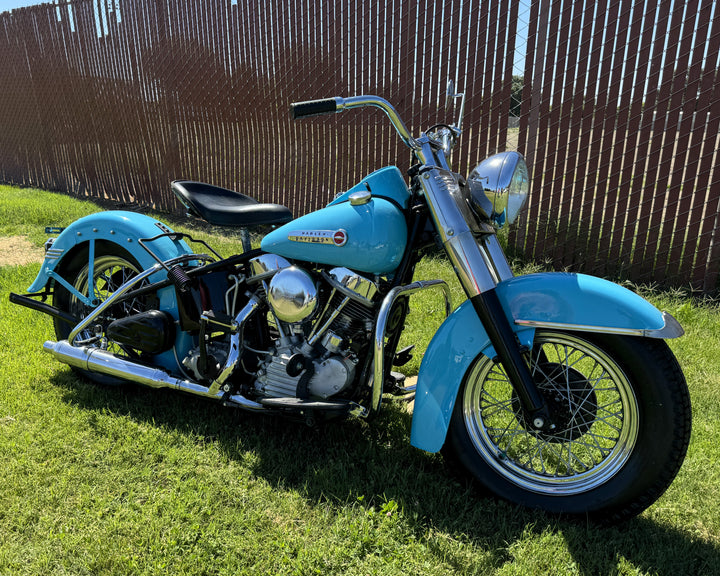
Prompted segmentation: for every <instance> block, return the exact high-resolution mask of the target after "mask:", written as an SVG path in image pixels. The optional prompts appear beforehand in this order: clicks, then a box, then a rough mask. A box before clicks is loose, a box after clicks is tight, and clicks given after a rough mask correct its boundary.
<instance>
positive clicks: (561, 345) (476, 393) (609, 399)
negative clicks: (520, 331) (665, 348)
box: [462, 332, 639, 496]
mask: <svg viewBox="0 0 720 576" xmlns="http://www.w3.org/2000/svg"><path fill="white" fill-rule="evenodd" d="M530 366H531V372H532V373H533V376H534V377H535V381H536V383H537V385H538V389H539V391H540V393H541V394H542V395H543V397H544V398H545V400H546V402H547V404H548V406H549V408H550V410H551V413H552V414H553V421H554V422H556V423H557V424H556V429H555V430H551V431H548V432H537V431H535V430H533V428H532V426H529V425H527V423H526V422H525V420H524V417H523V415H522V411H521V410H520V409H519V401H518V400H517V396H516V395H515V393H514V391H513V389H512V386H511V385H510V382H509V381H508V378H507V376H506V374H505V371H504V370H503V368H502V366H501V365H500V364H498V363H495V362H493V361H492V360H490V359H489V358H486V357H483V359H482V360H480V361H479V362H477V363H476V364H475V365H474V366H473V368H472V369H471V371H470V373H469V374H468V379H467V383H466V386H465V392H464V394H463V399H462V402H463V404H462V409H463V419H464V422H465V427H466V429H467V431H468V434H469V436H470V441H471V442H472V445H473V447H474V448H475V450H477V452H478V453H479V454H480V455H481V456H482V457H483V459H484V460H485V461H486V462H487V463H488V464H489V465H490V466H491V467H492V468H493V469H494V470H495V471H496V472H498V473H499V474H500V475H502V476H503V477H504V478H505V479H507V480H509V481H510V482H512V483H514V484H516V485H518V486H520V487H522V488H524V489H526V490H530V491H532V492H536V493H541V494H547V495H558V496H568V495H573V494H579V493H583V492H587V491H589V490H592V489H594V488H596V487H598V486H600V485H601V484H604V483H605V482H607V481H608V480H609V479H610V478H612V477H613V476H614V475H615V474H617V472H618V471H619V470H620V469H621V468H622V467H623V466H624V465H625V463H626V462H627V461H628V459H629V457H630V455H631V453H632V451H633V448H634V446H635V443H636V441H637V436H638V430H639V410H638V402H637V398H636V397H635V393H634V392H633V389H632V386H631V385H630V382H629V380H628V378H627V376H626V375H625V373H624V372H623V370H622V369H621V368H620V366H619V365H618V364H617V363H616V362H615V361H614V360H613V359H612V358H610V357H609V356H608V355H607V354H606V353H605V352H603V351H602V350H601V349H600V348H598V347H597V346H595V345H594V344H592V343H590V342H588V341H586V340H583V339H582V338H579V337H575V336H571V335H568V334H564V333H554V332H538V333H537V334H536V336H535V342H534V344H533V350H532V355H531V362H530Z"/></svg>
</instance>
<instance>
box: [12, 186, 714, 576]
mask: <svg viewBox="0 0 720 576" xmlns="http://www.w3.org/2000/svg"><path fill="white" fill-rule="evenodd" d="M97 209H98V208H97V207H95V206H94V205H93V204H91V203H87V202H84V203H81V202H77V201H75V200H72V199H69V198H67V197H65V196H62V195H55V194H49V193H46V192H40V191H35V190H18V189H13V188H8V187H0V235H26V236H28V237H29V238H30V239H31V241H32V242H33V243H35V244H37V245H41V244H42V242H43V240H44V239H45V237H44V234H43V228H44V226H45V225H67V224H69V223H70V222H71V221H72V220H74V219H75V218H77V217H78V216H80V215H82V214H85V213H89V212H92V211H96V210H97ZM173 226H174V227H176V228H181V226H177V225H176V223H173ZM192 233H193V234H195V230H194V229H193V231H192ZM198 234H200V232H198ZM202 234H205V232H202ZM235 243H236V240H235V239H234V238H233V237H232V235H229V236H228V237H227V238H225V239H223V240H221V241H219V244H220V245H221V247H222V249H223V250H224V251H225V252H227V251H231V250H232V248H233V246H234V244H235ZM228 253H229V252H228ZM38 270H39V265H38V264H29V265H27V266H15V267H10V266H4V267H0V455H2V473H1V474H0V480H1V481H0V574H1V575H13V576H15V575H23V574H35V575H45V574H71V575H84V574H93V575H94V574H128V575H131V574H132V575H136V574H163V575H164V574H173V575H176V574H433V575H441V574H492V575H510V574H518V575H519V574H522V575H525V574H553V575H556V574H578V575H590V574H600V575H606V574H607V575H611V574H660V575H681V574H693V575H695V574H720V536H719V534H720V509H719V508H720V506H719V503H720V493H719V491H720V490H719V489H718V486H720V477H719V476H720V475H719V468H718V461H719V460H720V459H719V458H718V456H719V455H720V454H719V453H720V449H718V442H717V439H718V437H720V419H719V418H718V415H717V411H718V406H720V392H718V391H719V390H720V342H719V341H718V340H719V338H720V336H719V334H720V310H719V309H718V307H717V305H715V304H713V303H709V302H706V303H699V302H695V301H692V300H690V299H687V298H684V297H682V296H679V295H676V294H669V293H649V294H648V296H649V298H650V299H651V300H652V301H653V302H654V303H655V304H656V305H658V306H659V307H661V308H664V309H667V310H668V311H670V312H671V313H673V314H674V315H676V317H677V318H678V319H679V320H680V321H681V322H682V323H683V325H684V326H685V329H686V331H687V335H686V336H685V337H684V338H681V339H678V340H675V341H672V342H671V343H670V344H671V346H672V347H673V349H674V351H675V353H676V354H677V356H678V358H679V360H680V362H681V364H682V365H683V367H684V370H685V373H686V375H687V378H688V382H689V384H690V390H691V394H692V399H693V403H694V416H695V419H694V430H693V438H692V442H691V445H690V450H689V453H688V457H687V459H686V462H685V465H684V466H683V468H682V470H681V472H680V475H679V476H678V478H677V479H676V481H675V482H674V483H673V485H672V486H671V487H670V489H669V490H668V492H667V494H666V495H665V496H664V497H663V498H661V499H660V500H659V501H658V502H657V503H656V504H655V505H653V506H652V507H651V508H650V509H649V510H647V511H646V512H645V513H644V514H643V515H642V516H641V517H639V518H637V519H635V520H633V521H631V522H629V523H628V524H626V525H624V526H621V527H616V528H607V529H601V528H597V527H593V526H587V525H584V524H578V523H573V522H566V521H564V520H562V519H557V518H553V517H548V516H546V515H544V514H542V513H540V512H533V511H528V510H525V509H522V508H519V507H516V506H513V505H511V504H508V503H505V502H501V501H497V500H495V499H491V498H485V497H483V496H482V495H481V494H478V493H476V492H473V491H472V490H471V489H469V488H467V487H466V486H465V485H461V484H459V483H458V482H457V481H456V480H455V479H454V478H453V476H452V475H450V474H449V473H448V472H447V470H446V468H445V466H444V464H443V461H442V458H441V457H440V456H437V455H432V454H426V453H423V452H420V451H418V450H416V449H414V448H412V447H411V446H410V445H409V426H410V416H409V415H408V413H407V412H406V411H405V409H404V407H402V406H395V405H391V404H388V406H387V409H386V410H385V411H384V412H383V413H382V414H381V415H380V417H379V418H378V419H377V420H376V421H373V422H364V421H348V422H345V423H342V424H336V425H329V426H325V427H323V428H321V429H319V430H311V429H307V428H305V427H303V426H300V425H296V424H291V423H288V422H284V421H281V420H273V419H270V418H264V417H261V416H257V415H252V414H246V413H242V412H239V411H234V410H232V409H227V408H222V407H220V406H219V405H216V404H214V403H211V402H209V401H204V400H201V399H197V398H195V397H190V396H184V395H177V394H173V393H172V392H169V391H163V390H150V389H145V388H141V387H137V386H125V387H120V388H102V387H98V386H94V385H92V384H90V383H89V382H87V381H85V380H82V379H79V378H77V377H76V376H74V375H73V374H72V373H71V371H70V370H69V368H67V367H66V366H64V365H62V364H59V363H57V362H55V361H54V360H52V359H50V357H49V356H48V355H46V354H44V353H43V352H42V351H41V348H42V342H43V341H44V340H45V339H48V338H52V337H53V334H52V327H51V322H50V320H49V319H48V318H47V317H45V316H43V315H41V314H39V313H35V312H32V311H30V310H27V309H24V308H21V307H17V306H12V305H10V304H9V302H8V299H7V294H8V292H10V291H15V292H22V291H24V290H25V288H26V287H27V286H28V285H29V284H30V283H31V282H32V280H33V279H34V277H35V274H36V273H37V271H38ZM418 275H422V276H423V277H426V278H435V277H444V278H447V279H448V280H453V278H452V272H451V270H450V268H449V266H447V264H446V263H445V262H444V261H443V260H441V259H438V258H435V259H430V260H428V261H426V262H423V263H422V264H421V266H420V267H419V269H418ZM452 286H453V296H454V301H455V302H454V303H455V305H457V304H459V303H460V301H461V299H462V295H461V291H460V289H459V287H458V286H457V284H456V283H454V280H453V284H452ZM412 310H413V314H412V316H411V319H410V326H409V331H408V335H407V337H406V339H409V341H418V342H419V343H420V345H419V347H418V353H417V355H416V359H415V360H414V361H413V363H412V364H410V365H408V367H407V370H408V371H409V372H410V373H413V372H416V371H417V366H418V364H419V361H420V359H421V357H422V350H423V346H424V343H425V342H426V341H427V339H428V338H429V335H430V334H431V333H432V331H433V328H432V324H433V322H437V323H439V322H441V321H442V305H441V300H440V298H439V297H437V295H434V294H432V293H429V294H427V295H425V296H423V299H420V298H419V297H416V298H415V299H414V301H413V303H412Z"/></svg>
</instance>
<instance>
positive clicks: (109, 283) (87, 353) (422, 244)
mask: <svg viewBox="0 0 720 576" xmlns="http://www.w3.org/2000/svg"><path fill="white" fill-rule="evenodd" d="M454 92H455V91H454V87H453V86H452V85H450V86H449V91H448V98H449V101H451V102H457V101H456V100H454V99H457V98H459V99H460V103H459V106H456V108H459V113H458V118H457V120H456V122H455V123H453V124H439V125H436V126H433V127H432V128H430V129H428V130H427V131H425V132H423V133H422V134H421V135H420V136H419V137H417V138H415V137H413V136H411V134H410V132H409V131H408V129H407V127H406V125H405V123H404V122H403V121H402V119H401V118H400V117H399V115H398V113H397V112H396V110H395V109H394V108H393V107H392V106H391V104H390V103H388V102H387V101H386V100H384V99H383V98H380V97H377V96H354V97H349V98H339V97H336V98H327V99H322V100H314V101H308V102H300V103H295V104H292V105H291V110H292V114H293V116H294V118H296V119H298V118H301V117H305V116H312V115H317V114H330V113H336V112H341V111H344V110H349V109H355V108H362V107H375V108H379V109H381V110H382V111H384V112H385V114H386V115H387V117H388V119H389V121H390V122H391V124H392V125H393V127H394V128H395V130H396V132H397V133H398V135H399V137H400V138H401V140H402V141H403V142H404V143H405V144H406V145H407V146H408V148H410V150H411V151H412V153H413V156H414V159H415V160H416V163H415V164H414V165H413V166H412V167H411V168H410V170H409V172H408V178H409V179H408V180H407V181H406V179H405V178H404V177H403V175H402V173H401V172H400V171H399V169H398V168H396V167H394V166H388V167H385V168H382V169H380V170H378V171H376V172H373V173H372V174H370V175H368V176H367V177H366V178H364V179H363V180H362V181H361V182H360V183H358V184H357V185H355V186H354V187H352V188H351V189H350V190H347V191H346V192H343V193H341V194H339V195H338V196H337V197H336V198H335V199H334V200H332V201H331V202H330V203H329V204H328V205H327V206H325V207H324V208H322V209H320V210H318V211H316V212H313V213H309V214H306V215H304V216H301V217H299V218H297V219H294V220H293V218H292V215H291V213H290V211H289V210H288V209H287V208H285V207H284V206H280V205H276V204H264V203H259V202H257V201H255V200H254V199H252V198H250V197H247V196H245V195H242V194H240V193H237V192H234V191H231V190H227V189H223V188H219V187H216V186H213V185H210V184H205V183H200V182H193V181H176V182H173V183H172V189H173V192H174V193H175V195H176V196H177V198H178V199H179V200H180V202H182V204H183V205H184V206H185V207H186V208H187V211H188V213H189V214H191V215H193V216H196V217H199V218H202V219H204V220H206V221H207V222H209V223H210V224H214V225H219V226H232V227H237V228H239V229H242V230H247V229H248V228H250V227H256V226H261V225H264V226H272V227H274V228H273V229H272V231H270V232H269V233H268V234H267V235H265V236H264V237H263V238H262V241H261V244H260V248H259V249H251V248H250V246H249V244H248V242H247V241H244V242H243V244H244V250H243V252H242V253H240V254H237V255H234V256H231V257H230V258H222V257H221V256H220V255H219V254H217V253H216V252H215V251H214V250H213V249H212V248H211V247H210V246H209V245H208V244H207V243H206V242H204V241H200V240H196V239H194V238H193V237H191V236H190V235H189V234H185V233H179V232H175V231H173V230H172V229H170V228H169V227H168V226H166V225H165V224H163V223H162V222H159V221H158V220H156V219H154V218H151V217H149V216H145V215H140V214H136V213H130V212H125V211H108V212H102V213H98V214H92V215H90V216H87V217H84V218H81V219H80V220H78V221H76V222H74V223H73V224H71V225H70V226H69V227H68V228H67V229H64V230H62V231H61V233H60V234H59V235H58V236H57V238H55V239H50V240H48V242H47V244H46V255H45V260H44V263H43V265H42V267H41V270H40V272H39V274H38V276H37V278H36V279H35V281H34V282H33V284H32V285H31V286H30V287H29V289H28V293H27V294H25V295H19V294H11V300H12V301H13V302H15V303H17V304H20V305H24V306H27V307H29V308H32V309H34V310H37V311H40V312H43V313H47V314H49V315H50V316H52V317H53V320H54V328H55V334H56V337H57V340H56V341H47V342H45V344H44V350H45V351H46V352H48V353H50V354H51V355H52V356H53V357H55V358H56V359H57V360H59V361H60V362H63V363H65V364H68V365H69V366H71V367H72V368H73V369H74V370H76V371H77V372H79V373H81V374H83V375H85V376H86V377H87V378H89V379H90V380H93V381H96V382H100V383H115V382H118V381H131V382H136V383H139V384H143V385H146V386H150V387H154V388H173V389H176V390H180V391H183V392H186V393H190V394H194V395H198V396H201V397H205V398H211V399H214V400H216V401H218V402H220V403H222V404H223V405H225V406H231V407H237V408H241V409H244V410H248V411H252V412H256V413H263V414H269V415H277V416H284V417H288V418H294V419H299V420H301V421H303V422H306V423H307V424H309V425H314V424H316V423H318V422H321V421H330V420H337V419H341V418H345V417H357V418H370V417H372V416H373V415H374V414H376V413H377V412H378V411H379V410H380V408H381V405H382V401H383V396H385V397H386V398H387V397H388V396H387V395H388V394H397V395H400V396H401V397H409V396H412V395H413V394H414V407H413V411H412V425H411V431H410V443H411V444H412V445H413V446H415V447H417V448H419V449H422V450H425V451H428V452H438V451H441V450H442V452H443V454H444V456H445V457H446V458H447V459H448V461H449V462H451V463H453V465H455V466H454V467H456V468H459V469H460V470H462V472H463V473H464V474H466V475H467V476H469V477H470V478H471V479H473V480H474V481H477V482H479V483H480V485H482V486H484V487H485V488H486V489H487V490H489V491H490V492H491V493H493V494H495V495H497V496H499V497H502V498H505V499H507V500H510V501H512V502H516V503H519V504H522V505H525V506H529V507H535V508H541V509H544V510H546V511H549V512H551V513H556V514H563V515H570V516H581V517H587V518H590V519H592V520H595V521H598V522H602V523H608V522H609V523H613V522H619V521H623V520H626V519H628V518H631V517H632V516H634V515H636V514H639V513H640V512H642V511H643V510H644V509H645V508H647V507H648V506H650V505H651V504H652V503H653V502H654V501H655V500H656V499H657V498H659V497H660V496H661V495H662V494H663V492H664V491H665V490H666V488H667V487H668V486H669V485H670V483H671V482H672V480H673V479H674V477H675V476H676V474H677V473H678V471H679V469H680V466H681V464H682V461H683V459H684V456H685V453H686V450H687V446H688V442H689V438H690V423H691V408H690V399H689V394H688V389H687V385H686V382H685V379H684V376H683V373H682V371H681V369H680V367H679V365H678V362H677V361H676V359H675V357H674V356H673V354H672V352H671V351H670V349H669V347H668V346H667V344H666V343H665V341H664V339H667V338H676V337H679V336H681V335H682V334H683V329H682V327H681V326H680V325H679V323H678V322H677V321H676V320H675V319H674V318H673V317H672V316H671V315H670V314H668V313H666V312H660V311H659V310H657V309H656V308H655V307H654V306H653V305H651V304H650V303H648V302H647V301H646V300H644V299H643V298H641V297H640V296H638V295H637V294H635V293H633V292H631V291H629V290H627V289H625V288H623V287H621V286H618V285H616V284H614V283H611V282H609V281H606V280H602V279H599V278H594V277H591V276H587V275H583V274H570V273H559V272H547V273H535V274H529V275H524V276H515V275H514V274H513V272H512V270H511V268H510V266H509V264H508V261H507V259H506V257H505V255H504V252H503V249H502V247H501V245H500V243H499V241H498V238H497V231H498V228H499V227H500V226H502V225H504V224H509V223H511V222H512V221H513V220H514V219H515V217H516V216H517V214H518V212H519V211H520V210H521V209H522V208H523V206H524V204H525V203H526V200H527V197H528V194H529V176H528V168H527V166H526V163H525V161H524V159H523V157H522V156H521V155H520V154H519V153H517V152H512V151H511V152H502V153H500V154H496V155H494V156H491V157H490V158H488V159H486V160H484V161H483V162H481V163H480V164H479V165H478V166H477V167H476V168H475V169H474V170H473V171H472V172H471V173H470V174H469V175H468V176H467V177H464V176H462V175H460V174H457V173H454V172H453V171H452V170H451V169H450V167H449V165H448V156H449V154H450V151H451V150H452V148H453V146H454V145H455V143H456V142H457V140H458V138H459V137H460V135H461V129H460V126H461V123H462V115H463V107H464V96H463V95H462V94H455V93H454ZM408 182H409V184H408ZM191 245H192V246H195V247H196V249H197V250H198V251H197V252H196V251H194V250H193V249H191ZM436 245H439V246H440V247H442V249H443V250H444V251H445V253H446V254H447V257H448V259H449V261H450V262H451V264H452V266H453V267H454V270H455V272H456V273H457V277H458V279H459V281H460V284H461V285H462V287H463V289H464V291H465V294H466V296H467V299H466V300H465V301H464V302H463V303H462V304H460V305H459V306H458V307H457V308H456V309H455V310H454V311H453V309H452V305H451V302H450V293H449V288H448V285H447V284H446V283H445V282H444V281H441V280H413V276H414V271H415V267H416V264H417V262H418V260H419V258H420V257H421V254H422V251H423V249H425V248H427V247H429V246H436ZM428 290H430V291H436V292H439V294H441V295H442V297H443V298H444V303H445V309H446V310H445V311H446V319H445V320H444V322H443V323H442V325H441V326H440V328H439V329H438V330H437V332H436V334H435V335H434V337H433V338H432V340H431V342H430V343H429V345H428V347H427V350H426V353H425V356H424V358H423V361H422V363H421V366H420V370H419V374H418V377H417V383H416V384H415V385H413V386H410V385H407V384H406V383H405V380H404V377H403V376H402V375H401V374H399V373H398V372H396V371H393V370H392V367H393V366H402V365H403V364H404V363H406V362H407V361H408V360H409V359H410V358H411V356H412V347H408V348H405V349H402V350H398V347H399V341H400V335H401V333H402V330H403V327H404V324H405V320H406V317H407V314H408V300H409V298H410V296H412V295H413V294H416V293H418V292H422V291H428Z"/></svg>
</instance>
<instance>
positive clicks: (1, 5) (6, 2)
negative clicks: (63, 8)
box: [0, 0, 47, 12]
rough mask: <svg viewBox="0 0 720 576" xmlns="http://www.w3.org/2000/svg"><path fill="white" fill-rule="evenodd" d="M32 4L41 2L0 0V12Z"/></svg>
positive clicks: (35, 0) (37, 0) (34, 0)
mask: <svg viewBox="0 0 720 576" xmlns="http://www.w3.org/2000/svg"><path fill="white" fill-rule="evenodd" d="M46 1H47V0H46ZM34 4H42V2H41V1H40V0H0V12H6V11H8V10H14V9H15V8H24V7H25V6H33V5H34Z"/></svg>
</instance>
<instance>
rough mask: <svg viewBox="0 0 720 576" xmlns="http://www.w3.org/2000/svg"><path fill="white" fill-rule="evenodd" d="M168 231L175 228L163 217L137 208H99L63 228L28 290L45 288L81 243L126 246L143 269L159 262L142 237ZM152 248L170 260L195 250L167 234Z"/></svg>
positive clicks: (157, 276) (154, 278)
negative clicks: (145, 213) (141, 243)
mask: <svg viewBox="0 0 720 576" xmlns="http://www.w3.org/2000/svg"><path fill="white" fill-rule="evenodd" d="M164 232H172V230H170V229H169V228H168V227H167V226H166V225H165V224H163V223H162V222H160V221H159V220H155V219H154V218H151V217H149V216H145V215H143V214H136V213H134V212H124V211H109V212H98V213H96V214H90V215H89V216H85V217H84V218H80V219H79V220H76V221H75V222H73V223H72V224H71V225H70V226H68V227H67V228H66V229H65V230H63V232H62V233H61V234H60V235H59V236H58V237H57V238H56V239H55V241H54V242H53V244H52V246H51V247H50V248H49V249H48V251H47V252H46V253H45V260H44V261H43V263H42V267H41V268H40V272H39V274H38V275H37V277H36V278H35V281H34V282H33V283H32V285H31V286H30V287H29V288H28V292H31V293H34V292H40V291H41V290H43V289H44V288H45V287H46V286H47V284H48V282H49V281H50V279H51V278H53V277H56V271H58V270H61V269H62V266H61V264H62V262H64V261H65V260H66V258H67V257H68V255H70V254H72V253H74V252H75V250H76V249H78V248H79V247H80V246H81V245H83V244H87V245H88V248H89V250H90V251H91V253H93V252H94V248H95V242H96V241H98V240H101V241H105V242H111V243H113V244H117V245H119V246H122V247H123V248H124V249H125V250H127V251H128V252H130V254H132V256H133V258H135V260H137V261H138V264H140V266H141V267H142V268H143V269H145V268H149V267H150V266H152V265H153V264H155V263H156V262H155V260H154V259H153V258H152V256H150V254H148V253H147V251H145V250H144V249H143V248H142V246H140V244H138V240H139V239H141V238H151V237H153V236H157V235H158V234H162V233H164ZM151 249H152V250H153V252H154V253H155V254H157V256H158V257H159V258H160V259H162V260H169V259H170V258H174V257H176V256H180V255H182V254H190V253H192V250H190V247H189V246H188V245H187V244H186V243H185V242H184V241H182V240H179V241H177V240H171V239H170V238H167V237H165V238H159V239H158V240H156V241H154V242H153V243H152V245H151ZM164 277H165V271H164V270H161V271H159V272H157V273H156V274H153V276H151V280H152V281H153V282H158V281H160V280H162V279H164ZM56 279H57V278H56Z"/></svg>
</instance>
